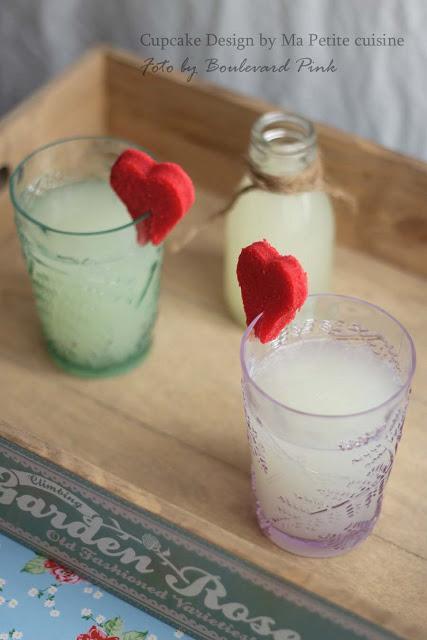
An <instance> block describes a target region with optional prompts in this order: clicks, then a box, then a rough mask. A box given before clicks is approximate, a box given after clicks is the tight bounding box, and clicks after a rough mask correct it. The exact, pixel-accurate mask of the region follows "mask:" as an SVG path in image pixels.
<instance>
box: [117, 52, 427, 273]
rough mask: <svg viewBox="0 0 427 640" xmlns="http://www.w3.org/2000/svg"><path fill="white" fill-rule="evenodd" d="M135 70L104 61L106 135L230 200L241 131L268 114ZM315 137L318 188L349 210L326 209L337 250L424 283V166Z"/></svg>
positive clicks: (352, 141)
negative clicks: (336, 194) (382, 262)
mask: <svg viewBox="0 0 427 640" xmlns="http://www.w3.org/2000/svg"><path fill="white" fill-rule="evenodd" d="M140 64H141V63H140V61H139V60H138V58H135V57H134V56H130V55H128V54H119V53H117V52H110V54H109V55H108V56H107V69H108V71H107V75H106V77H107V93H108V101H107V104H108V111H107V118H108V123H109V124H108V126H109V129H110V130H111V131H112V132H113V133H114V134H116V135H127V136H129V137H132V139H135V140H136V141H137V142H139V143H140V144H143V145H144V144H145V145H147V146H148V147H149V148H150V149H152V150H154V151H155V152H158V153H159V154H160V155H161V156H163V155H165V156H166V155H167V156H168V157H172V158H174V159H175V160H176V161H178V162H181V163H183V164H184V165H185V166H186V168H187V169H188V170H189V171H190V173H191V174H192V175H194V176H195V177H196V180H197V182H198V184H200V185H202V186H204V187H206V188H208V189H211V190H213V191H216V192H219V193H222V194H224V195H226V196H230V195H231V193H232V191H233V190H234V188H235V186H236V183H237V181H238V179H239V178H240V176H241V174H242V172H243V165H242V163H241V162H240V163H239V162H238V159H239V157H242V156H243V155H244V154H245V153H246V150H247V144H248V138H249V131H250V128H251V125H252V124H253V122H254V121H255V120H256V118H257V117H258V116H259V115H260V114H261V113H263V112H264V111H269V110H271V109H274V108H276V107H275V106H274V105H271V104H269V103H266V102H264V101H261V100H256V99H254V98H248V97H244V96H239V95H236V94H234V93H231V92H229V91H226V90H224V89H220V88H218V87H216V86H213V85H212V86H209V85H207V84H201V83H188V82H187V81H186V80H185V78H183V77H182V76H181V75H179V74H169V73H168V74H164V75H162V74H158V75H144V76H143V74H142V72H141V69H140ZM317 130H318V134H319V143H320V148H321V150H322V153H323V158H324V162H325V170H326V176H327V178H328V180H330V181H331V182H332V183H333V184H337V185H339V186H341V187H342V188H343V189H345V190H347V191H348V192H349V193H350V194H352V195H353V196H354V197H355V198H356V200H357V203H358V213H357V215H352V214H351V212H350V211H349V210H348V207H347V206H346V205H343V204H342V203H341V202H339V201H337V202H336V203H335V205H336V211H337V221H338V237H339V240H340V242H341V243H344V244H346V245H348V246H352V247H354V248H357V249H359V250H362V251H365V252H367V253H370V254H372V255H376V256H379V257H382V258H385V259H386V260H388V261H390V262H392V263H394V264H396V265H399V266H402V267H404V268H407V269H410V270H412V271H415V272H417V273H419V274H422V275H427V260H426V257H425V256H426V251H427V198H426V193H427V168H426V165H425V164H424V163H422V162H419V161H417V160H414V159H411V158H408V157H404V156H402V155H399V154H397V153H393V152H392V151H388V150H386V149H384V148H382V147H380V146H379V145H376V144H374V143H373V142H370V141H368V140H365V139H363V138H360V137H358V136H355V135H351V134H346V133H343V132H342V131H338V130H337V129H334V128H332V127H327V126H324V125H318V126H317ZM159 131H160V135H159ZM188 142H189V143H190V145H191V146H192V147H193V148H194V147H196V149H194V151H195V153H189V152H188V144H186V143H188ZM215 156H217V158H216V162H215V169H214V170H210V169H211V167H212V166H213V165H212V164H211V163H210V162H209V157H211V158H212V159H215ZM218 156H220V157H218ZM202 158H203V159H206V160H205V161H204V162H201V161H200V160H201V159H202ZM217 165H222V167H223V169H224V170H223V171H218V170H217Z"/></svg>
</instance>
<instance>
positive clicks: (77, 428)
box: [0, 48, 427, 640]
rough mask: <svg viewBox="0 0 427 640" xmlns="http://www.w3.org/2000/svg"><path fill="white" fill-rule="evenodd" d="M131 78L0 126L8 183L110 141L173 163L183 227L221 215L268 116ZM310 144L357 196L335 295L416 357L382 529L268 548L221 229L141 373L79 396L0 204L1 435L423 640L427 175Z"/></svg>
mask: <svg viewBox="0 0 427 640" xmlns="http://www.w3.org/2000/svg"><path fill="white" fill-rule="evenodd" d="M138 64H139V62H138V59H136V58H134V57H132V56H129V55H126V54H122V53H117V52H114V51H110V50H108V49H104V48H101V49H97V50H95V51H92V52H90V53H89V54H87V55H86V56H85V57H84V58H83V59H82V60H81V61H80V62H79V63H78V64H77V65H76V66H74V67H73V68H71V69H70V70H68V71H67V72H66V73H65V74H64V75H63V76H62V77H60V78H59V79H57V80H55V81H54V82H53V83H51V84H50V85H48V86H47V87H46V88H44V89H43V90H42V91H40V92H38V93H37V94H36V95H35V96H34V97H32V98H31V99H30V100H28V101H26V102H25V103H24V104H23V105H22V106H20V107H19V108H18V109H16V110H15V111H14V112H12V113H11V114H10V115H9V116H7V117H6V118H4V119H3V121H2V122H1V124H0V168H1V166H3V167H4V170H3V174H4V173H6V168H7V167H10V168H12V167H13V166H14V165H15V164H16V163H17V162H18V161H19V160H21V159H22V157H23V156H24V155H25V154H26V153H28V152H29V151H30V150H32V149H34V148H36V147H38V146H40V145H42V144H45V143H47V142H50V141H52V140H54V139H56V138H60V137H64V136H68V135H76V134H82V135H83V134H111V135H113V136H120V137H125V138H129V139H131V140H134V141H135V142H136V143H140V144H142V145H144V146H145V147H147V148H149V149H151V150H152V151H153V152H154V153H155V154H156V156H158V157H160V158H162V157H167V158H168V159H170V160H174V161H177V162H180V163H182V165H183V166H184V167H185V168H186V169H187V170H188V172H189V173H190V174H191V175H192V176H193V178H194V179H195V182H196V186H197V192H198V201H197V205H196V207H195V210H194V212H193V213H192V214H191V217H193V219H194V218H198V217H199V218H200V219H202V218H203V217H204V216H206V215H208V213H209V212H210V211H212V210H213V209H214V208H215V207H217V206H220V205H222V204H223V203H224V202H225V200H226V198H227V197H229V196H230V194H231V192H232V190H233V188H234V186H235V184H236V181H237V180H238V178H239V177H240V175H241V173H242V166H241V163H240V160H239V158H240V157H241V154H242V153H243V152H244V151H245V148H246V145H247V140H248V133H249V129H250V126H251V124H252V122H253V121H254V120H255V118H256V117H257V116H258V115H259V113H261V112H262V111H264V110H266V109H268V108H271V105H267V104H266V103H262V102H260V101H255V100H252V99H248V98H243V97H241V96H237V95H235V94H232V93H230V92H226V91H224V90H222V89H219V88H217V87H210V86H206V85H201V84H196V83H191V84H188V83H187V82H186V81H185V80H184V79H181V77H179V76H177V75H171V74H166V75H156V76H145V77H143V76H142V74H141V72H140V70H139V67H138ZM319 135H320V144H321V146H322V149H323V152H324V156H325V159H326V169H327V172H328V176H329V177H330V178H331V180H333V181H335V182H337V183H339V184H340V185H341V186H343V187H344V188H348V189H349V190H350V191H351V192H353V193H354V194H355V195H356V196H357V197H358V198H359V207H360V210H359V213H358V215H355V216H354V215H353V216H352V215H351V214H349V213H348V212H347V211H344V210H341V209H340V208H338V211H337V220H338V230H339V232H338V240H339V247H338V249H337V253H336V269H335V283H334V290H335V291H336V292H340V293H347V294H351V295H355V296H359V297H361V298H365V299H367V300H370V301H373V302H375V303H377V304H379V305H381V306H383V307H385V308H386V309H387V310H389V311H390V312H391V313H392V314H394V315H396V316H397V317H398V318H399V320H400V321H401V322H403V324H404V325H405V326H406V327H407V328H408V329H409V330H410V332H411V333H412V335H413V337H414V339H415V343H416V347H417V352H418V371H417V375H416V380H415V384H414V393H413V395H412V399H411V403H410V408H409V413H408V417H407V422H406V426H405V432H404V437H403V440H402V443H401V445H400V450H399V454H398V456H397V461H396V464H395V467H394V470H393V473H392V475H391V479H390V481H389V485H388V487H387V491H386V497H385V501H384V506H383V512H382V516H381V518H380V521H379V523H378V525H377V527H376V529H375V532H374V533H373V534H372V535H371V536H370V537H369V539H368V540H367V541H366V542H365V543H364V544H363V545H362V546H361V547H360V548H358V549H356V550H354V551H353V552H351V553H349V554H348V555H345V556H342V557H339V558H334V559H328V560H314V559H306V558H300V557H296V556H292V555H290V554H287V553H285V552H282V551H280V550H279V549H278V548H276V547H274V546H273V545H272V544H270V542H269V541H268V540H267V539H265V538H264V537H263V536H262V535H261V534H260V532H259V530H258V528H257V526H256V523H255V519H254V514H253V507H252V499H251V492H250V486H249V455H248V447H247V442H246V434H245V424H244V419H243V411H242V401H241V394H240V370H239V360H238V347H239V340H240V334H241V331H240V329H239V328H238V327H236V326H235V325H234V324H233V323H232V322H231V320H230V319H229V317H228V316H227V313H226V310H225V307H224V303H223V300H222V285H221V272H222V269H221V267H222V264H221V260H222V258H221V232H222V229H221V223H218V224H215V225H213V226H211V227H210V228H209V229H208V230H207V231H206V232H204V233H202V234H201V235H200V236H199V237H198V238H197V240H196V241H195V242H194V243H193V244H191V245H190V246H189V247H188V248H187V249H186V250H185V251H183V252H182V253H180V254H178V255H168V256H167V258H166V261H165V265H164V272H163V283H162V291H161V311H160V317H159V320H158V325H157V329H156V341H155V346H154V349H153V351H152V353H151V355H150V357H149V358H148V359H147V361H146V362H145V363H144V365H143V366H142V367H141V368H139V369H137V370H136V371H134V372H132V373H131V374H129V375H126V376H124V377H122V378H117V379H110V380H91V381H87V380H79V379H74V378H72V377H69V376H67V375H65V374H63V373H61V372H59V371H58V370H57V369H55V368H54V366H53V365H52V364H51V362H50V360H49V358H48V356H47V354H46V352H45V349H44V347H43V345H42V342H41V338H40V331H39V326H38V322H37V318H36V314H35V309H34V305H33V301H32V297H31V292H30V285H29V279H28V277H27V275H26V273H25V269H24V265H23V261H22V259H21V257H20V251H19V247H18V241H17V238H16V234H15V230H14V224H13V217H12V211H11V206H10V203H9V200H8V194H7V193H6V189H4V190H3V192H2V194H1V196H0V208H1V217H0V249H1V252H0V296H1V298H0V299H1V302H2V305H1V320H0V389H1V391H0V396H1V404H0V418H1V421H2V422H1V424H2V432H3V434H6V436H7V437H8V438H9V439H10V440H12V441H15V442H18V443H20V444H21V445H24V446H26V447H28V448H29V449H31V450H33V451H37V452H38V453H41V454H42V455H44V456H45V457H48V458H50V459H55V460H56V461H57V462H59V463H60V464H61V465H62V466H63V467H65V468H66V469H69V470H70V471H73V472H76V473H78V474H79V475H80V476H81V477H83V478H87V479H90V480H92V481H94V482H96V484H98V485H100V486H102V487H104V488H106V489H108V490H110V491H112V492H113V493H114V494H116V495H118V496H121V497H122V498H125V499H127V500H130V501H131V502H133V503H134V504H136V505H140V506H144V507H146V508H147V509H149V510H151V511H153V512H155V513H158V514H161V515H163V516H164V517H166V518H167V519H169V520H170V521H172V522H175V523H177V524H179V525H181V526H184V527H185V528H187V529H188V530H190V531H192V532H194V533H197V534H199V535H201V536H202V537H204V538H205V539H206V540H208V541H210V542H213V543H216V544H219V545H220V546H221V547H223V548H224V549H226V550H228V551H230V552H232V553H234V554H236V555H238V556H240V557H242V558H245V559H249V560H251V561H252V562H255V563H256V564H257V565H259V566H260V567H262V568H263V569H266V570H268V571H271V572H273V573H275V574H276V575H278V576H281V577H285V578H287V579H288V580H291V581H292V582H294V583H295V584H296V585H300V586H304V587H306V588H307V589H309V590H311V591H313V592H314V593H316V594H319V595H321V596H323V597H325V598H327V599H329V600H330V601H332V602H334V603H336V604H338V605H341V606H343V607H346V608H348V609H350V610H351V611H354V612H355V613H358V614H360V615H362V616H364V617H366V618H368V619H370V620H371V621H374V622H376V623H377V624H379V625H381V626H383V627H385V628H387V629H389V630H392V631H394V632H396V633H398V634H400V635H401V636H404V637H406V638H419V639H421V638H425V637H426V633H427V607H426V602H425V595H422V594H425V590H426V582H427V535H426V533H427V481H426V480H427V478H426V475H427V473H426V471H427V469H426V467H427V464H426V452H427V430H426V429H425V423H426V413H427V397H426V392H425V386H426V384H425V383H426V380H427V371H426V362H427V360H426V355H427V330H426V323H425V309H426V307H425V302H426V293H427V291H426V286H425V281H424V280H423V278H422V276H423V275H426V273H427V261H426V244H427V212H426V201H427V197H426V196H427V167H426V165H424V164H423V163H421V162H417V161H415V160H411V159H408V158H405V157H403V156H400V155H398V154H395V153H392V152H390V151H386V150H384V149H382V148H380V147H378V146H376V145H374V144H372V143H370V142H367V141H365V140H361V139H360V138H356V137H355V136H350V135H345V134H343V133H341V132H338V131H335V130H333V129H331V128H327V127H324V126H319ZM190 222H191V220H188V221H187V222H186V223H185V224H188V223H190ZM184 230H185V229H184ZM184 230H181V231H180V233H182V232H183V231H184ZM21 430H22V431H23V432H26V433H27V434H28V435H22V434H20V433H19V432H20V431H21ZM34 437H36V438H37V439H38V440H34ZM40 442H41V443H42V444H40ZM322 640H323V639H322Z"/></svg>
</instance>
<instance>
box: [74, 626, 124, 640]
mask: <svg viewBox="0 0 427 640" xmlns="http://www.w3.org/2000/svg"><path fill="white" fill-rule="evenodd" d="M76 640H120V638H118V637H117V636H107V635H105V633H104V632H103V631H101V629H98V628H97V627H95V626H93V627H91V628H90V629H89V631H88V632H87V633H81V634H80V635H79V636H77V638H76Z"/></svg>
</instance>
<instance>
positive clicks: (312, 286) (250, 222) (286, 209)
mask: <svg viewBox="0 0 427 640" xmlns="http://www.w3.org/2000/svg"><path fill="white" fill-rule="evenodd" d="M264 239H265V240H268V242H270V244H272V245H273V246H274V247H275V248H276V249H277V250H278V251H279V253H281V254H292V255H294V256H296V257H297V258H298V260H299V261H300V262H301V264H302V266H303V268H304V270H305V271H306V272H307V274H308V283H309V293H324V292H327V291H330V289H331V270H332V259H333V243H334V218H333V211H332V206H331V203H330V200H329V197H328V196H327V195H326V194H324V193H321V192H312V193H298V194H292V195H282V194H276V193H268V192H266V191H261V190H257V191H251V192H249V193H247V194H245V195H243V196H241V197H240V198H239V200H238V201H237V203H236V205H235V206H234V207H233V209H232V211H230V212H229V214H228V216H227V221H226V235H225V272H224V292H225V299H226V302H227V305H228V308H229V310H230V313H231V315H232V316H233V318H234V319H235V320H236V321H237V322H239V323H240V324H242V325H243V326H244V325H245V324H246V322H245V315H244V312H243V305H242V297H241V292H240V288H239V285H238V282H237V277H236V266H237V260H238V258H239V254H240V252H241V250H242V249H243V247H246V246H248V245H249V244H251V243H252V242H256V241H258V240H264Z"/></svg>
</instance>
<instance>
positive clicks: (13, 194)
mask: <svg viewBox="0 0 427 640" xmlns="http://www.w3.org/2000/svg"><path fill="white" fill-rule="evenodd" d="M85 140H105V141H107V140H111V141H113V142H122V143H124V144H127V145H129V148H133V149H140V150H141V151H145V149H143V147H141V146H140V145H137V144H135V143H134V142H131V141H130V140H127V139H126V138H116V137H114V136H97V135H93V136H89V135H88V136H70V137H66V138H59V139H58V140H54V141H53V142H49V143H47V144H45V145H43V146H41V147H37V148H36V149H34V150H33V151H31V153H29V154H28V155H26V156H25V158H23V160H21V161H20V162H19V164H18V165H17V166H16V167H15V169H14V170H13V172H12V174H11V176H10V178H9V195H10V199H11V201H12V205H13V207H14V209H15V210H16V211H18V212H19V213H20V214H21V215H23V216H24V218H27V220H29V221H30V222H32V223H33V224H35V225H37V226H38V227H39V228H40V229H43V231H51V232H53V233H58V234H61V235H64V236H80V237H82V236H85V237H91V236H100V235H105V234H107V233H114V232H116V231H123V230H124V229H128V228H129V227H133V226H136V225H137V224H139V223H140V222H141V221H142V220H145V219H146V218H148V216H149V215H151V212H150V211H145V212H144V213H141V215H140V216H138V217H137V218H131V219H130V220H129V222H127V223H126V224H122V225H120V226H118V227H111V228H108V229H102V230H101V231H63V230H62V229H55V227H50V226H49V225H47V224H43V223H42V222H40V220H36V219H35V218H33V217H32V216H31V215H30V214H29V213H28V212H27V211H25V209H24V208H23V207H22V206H21V205H20V204H19V202H18V198H17V194H16V190H15V183H16V179H17V176H18V174H19V172H20V171H22V168H23V167H24V166H25V164H26V163H27V162H28V161H29V160H31V158H33V157H34V156H36V155H38V154H39V153H41V152H42V151H46V150H47V149H50V148H52V147H57V146H59V145H62V144H66V143H67V142H83V141H85ZM146 153H148V152H146ZM150 155H151V153H150ZM151 157H153V156H151ZM129 215H130V214H129Z"/></svg>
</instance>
